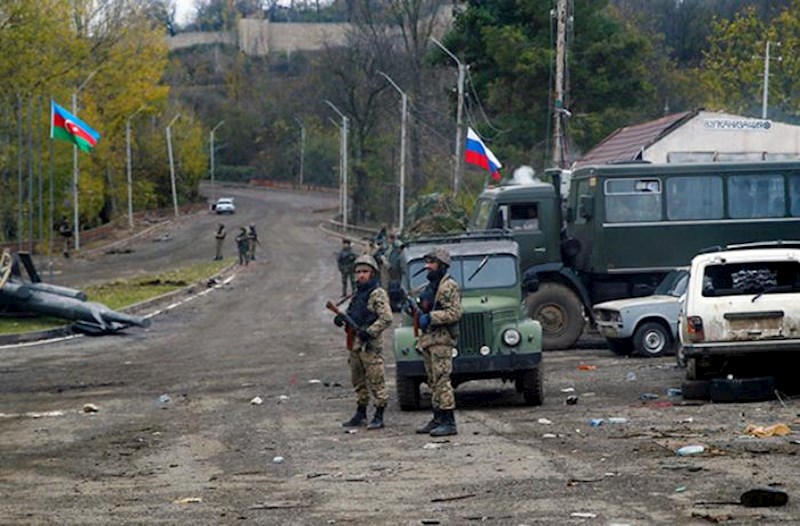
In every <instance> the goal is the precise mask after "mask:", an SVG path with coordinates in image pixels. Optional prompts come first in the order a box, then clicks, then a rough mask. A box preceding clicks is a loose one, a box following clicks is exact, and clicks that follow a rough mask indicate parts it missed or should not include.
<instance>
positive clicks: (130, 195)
mask: <svg viewBox="0 0 800 526" xmlns="http://www.w3.org/2000/svg"><path fill="white" fill-rule="evenodd" d="M143 109H144V106H139V109H138V110H136V111H135V112H133V115H131V116H130V117H128V120H127V121H125V153H126V155H127V158H126V160H127V163H126V164H127V169H128V227H130V228H131V229H133V176H132V174H131V171H132V170H131V120H133V118H134V117H136V115H138V114H139V112H140V111H142V110H143Z"/></svg>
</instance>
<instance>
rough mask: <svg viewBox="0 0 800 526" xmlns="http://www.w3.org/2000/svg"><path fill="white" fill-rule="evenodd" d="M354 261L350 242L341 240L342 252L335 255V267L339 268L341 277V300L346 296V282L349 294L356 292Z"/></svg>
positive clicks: (354, 255)
mask: <svg viewBox="0 0 800 526" xmlns="http://www.w3.org/2000/svg"><path fill="white" fill-rule="evenodd" d="M355 261H356V254H355V252H353V247H352V245H351V243H350V240H349V239H347V238H344V239H342V250H340V251H339V253H338V254H337V255H336V265H337V266H338V267H339V273H340V274H341V275H342V297H343V298H344V297H345V296H347V283H348V282H350V292H351V293H354V292H355V291H356V275H355Z"/></svg>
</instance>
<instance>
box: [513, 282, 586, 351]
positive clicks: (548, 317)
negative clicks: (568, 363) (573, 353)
mask: <svg viewBox="0 0 800 526" xmlns="http://www.w3.org/2000/svg"><path fill="white" fill-rule="evenodd" d="M525 304H526V306H527V309H528V316H529V317H530V318H532V319H534V320H537V321H538V322H539V323H541V324H542V349H545V350H550V349H568V348H569V347H570V346H572V344H574V343H575V342H576V341H578V338H579V337H580V335H581V333H582V332H583V326H584V319H583V304H582V303H581V300H580V299H578V296H576V295H575V293H574V292H572V291H571V290H570V289H569V288H567V287H565V286H564V285H560V284H558V283H542V284H541V285H540V286H539V289H538V290H537V291H536V292H533V293H531V294H528V296H527V298H525Z"/></svg>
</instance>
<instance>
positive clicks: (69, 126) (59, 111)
mask: <svg viewBox="0 0 800 526" xmlns="http://www.w3.org/2000/svg"><path fill="white" fill-rule="evenodd" d="M50 138H51V139H59V140H62V141H67V142H71V143H74V144H76V145H77V146H78V148H80V149H81V150H83V151H84V152H91V151H92V148H94V145H95V144H97V141H98V140H100V134H99V133H97V132H96V131H94V130H93V129H92V128H91V126H89V125H88V124H86V123H85V122H83V121H82V120H80V119H79V118H78V117H76V116H75V115H73V114H71V113H70V112H68V111H67V110H65V109H64V108H62V107H61V106H59V105H58V104H56V103H55V101H52V100H51V101H50Z"/></svg>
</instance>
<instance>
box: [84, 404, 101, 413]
mask: <svg viewBox="0 0 800 526" xmlns="http://www.w3.org/2000/svg"><path fill="white" fill-rule="evenodd" d="M98 411H100V408H99V407H97V406H96V405H94V404H83V412H84V413H97V412H98Z"/></svg>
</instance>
